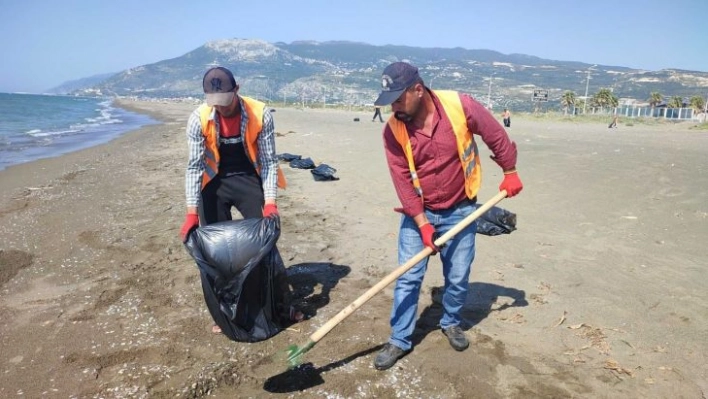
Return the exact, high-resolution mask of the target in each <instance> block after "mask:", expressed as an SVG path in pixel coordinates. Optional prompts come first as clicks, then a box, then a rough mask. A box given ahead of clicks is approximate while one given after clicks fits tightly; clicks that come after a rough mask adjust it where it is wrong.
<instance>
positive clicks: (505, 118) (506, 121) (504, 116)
mask: <svg viewBox="0 0 708 399" xmlns="http://www.w3.org/2000/svg"><path fill="white" fill-rule="evenodd" d="M502 119H503V121H504V127H511V112H509V109H508V108H504V112H502Z"/></svg>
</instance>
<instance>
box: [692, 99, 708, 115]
mask: <svg viewBox="0 0 708 399" xmlns="http://www.w3.org/2000/svg"><path fill="white" fill-rule="evenodd" d="M688 103H689V104H690V107H691V108H692V109H693V112H701V111H703V109H704V108H705V106H706V102H705V100H704V99H703V97H701V96H693V97H691V99H690V100H689V102H688Z"/></svg>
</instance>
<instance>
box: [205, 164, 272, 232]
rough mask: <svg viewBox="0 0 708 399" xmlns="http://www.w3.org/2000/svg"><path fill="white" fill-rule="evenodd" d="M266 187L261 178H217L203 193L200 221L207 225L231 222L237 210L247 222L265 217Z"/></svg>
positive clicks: (248, 176) (237, 176) (234, 176)
mask: <svg viewBox="0 0 708 399" xmlns="http://www.w3.org/2000/svg"><path fill="white" fill-rule="evenodd" d="M264 202H265V199H264V197H263V186H262V183H261V178H260V177H259V176H258V175H240V174H237V175H231V176H228V177H224V176H217V177H215V178H214V179H212V180H211V181H210V182H209V184H207V186H206V187H204V189H203V190H202V202H201V203H200V204H199V220H200V221H201V224H203V225H207V224H211V223H216V222H223V221H225V220H231V208H232V207H235V208H236V209H237V210H238V211H239V212H240V213H241V215H242V216H243V218H244V219H251V218H260V217H263V203H264Z"/></svg>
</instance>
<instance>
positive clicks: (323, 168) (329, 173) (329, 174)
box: [310, 163, 339, 181]
mask: <svg viewBox="0 0 708 399" xmlns="http://www.w3.org/2000/svg"><path fill="white" fill-rule="evenodd" d="M310 173H312V176H313V177H314V178H315V181H327V180H339V178H338V177H337V176H335V175H334V174H335V173H337V169H335V168H333V167H331V166H329V165H327V164H326V163H321V164H319V165H317V167H316V168H314V169H312V170H311V171H310Z"/></svg>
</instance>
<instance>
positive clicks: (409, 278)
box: [388, 201, 477, 350]
mask: <svg viewBox="0 0 708 399" xmlns="http://www.w3.org/2000/svg"><path fill="white" fill-rule="evenodd" d="M475 209H476V208H475V206H474V204H473V203H472V202H471V201H464V202H462V203H461V204H460V205H457V206H456V207H453V208H450V209H446V210H443V211H431V210H427V209H426V210H425V214H426V216H427V217H428V220H429V221H430V223H431V224H432V225H433V226H434V227H435V231H436V232H438V233H440V235H442V234H444V233H446V232H447V231H448V230H450V229H451V228H452V227H453V226H455V225H456V224H457V223H458V222H459V221H461V220H462V219H464V218H465V217H467V216H468V215H469V214H470V213H472V212H474V210H475ZM476 231H477V222H473V223H471V224H470V225H469V226H467V227H466V228H464V229H463V230H462V231H460V232H459V233H457V235H456V236H455V237H453V238H451V239H450V240H448V241H447V243H445V245H444V246H443V248H442V249H441V251H440V259H441V260H442V268H443V270H442V271H443V276H444V277H445V290H444V293H443V298H442V306H443V315H442V318H441V319H440V327H442V328H448V327H452V326H456V325H459V324H460V310H461V309H462V306H463V305H464V304H465V300H466V299H467V290H468V289H469V276H470V270H471V269H472V261H473V260H474V254H475V233H476ZM424 248H425V246H424V245H423V240H422V239H421V237H420V231H419V230H418V226H416V224H415V221H413V218H411V217H408V216H406V215H403V216H402V217H401V227H400V231H399V234H398V262H399V264H404V263H405V262H407V261H408V260H409V259H411V258H412V257H413V256H415V255H416V254H417V253H418V252H420V251H422V250H423V249H424ZM428 259H429V258H425V259H423V260H422V261H420V262H419V263H418V264H416V265H415V266H413V267H412V268H411V269H409V270H408V271H407V272H406V273H405V274H403V275H402V276H401V277H399V278H398V280H396V287H395V288H394V291H393V309H392V310H391V329H392V332H391V337H390V338H389V341H388V342H389V343H391V344H393V345H396V346H398V347H399V348H401V349H404V350H409V349H411V347H412V346H413V344H412V342H411V336H412V335H413V330H414V329H415V321H416V316H417V313H418V298H419V297H420V287H421V285H422V283H423V277H424V275H425V271H426V270H427V268H428Z"/></svg>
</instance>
